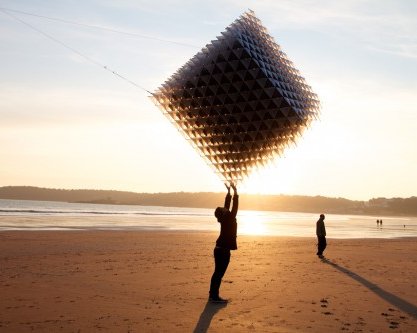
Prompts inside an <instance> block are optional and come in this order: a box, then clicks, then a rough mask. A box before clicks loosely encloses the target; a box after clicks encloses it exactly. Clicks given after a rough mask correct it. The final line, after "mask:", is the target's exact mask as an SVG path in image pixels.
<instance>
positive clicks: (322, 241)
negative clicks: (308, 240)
mask: <svg viewBox="0 0 417 333" xmlns="http://www.w3.org/2000/svg"><path fill="white" fill-rule="evenodd" d="M317 241H318V242H317V255H322V254H323V251H324V249H325V248H326V246H327V242H326V236H317Z"/></svg>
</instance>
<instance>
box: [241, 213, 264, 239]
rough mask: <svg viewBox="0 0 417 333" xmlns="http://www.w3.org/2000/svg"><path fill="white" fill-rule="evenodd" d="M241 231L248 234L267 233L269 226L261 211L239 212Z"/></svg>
mask: <svg viewBox="0 0 417 333" xmlns="http://www.w3.org/2000/svg"><path fill="white" fill-rule="evenodd" d="M239 233H240V234H246V235H266V234H267V228H266V226H265V221H264V219H263V217H262V216H261V215H260V213H259V212H255V211H245V212H241V213H239Z"/></svg>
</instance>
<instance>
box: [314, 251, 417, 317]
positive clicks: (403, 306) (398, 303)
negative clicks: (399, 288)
mask: <svg viewBox="0 0 417 333" xmlns="http://www.w3.org/2000/svg"><path fill="white" fill-rule="evenodd" d="M322 262H324V263H326V264H328V265H330V266H332V267H334V268H336V269H337V270H339V271H340V272H342V273H345V274H346V275H347V276H349V277H350V278H352V279H354V280H356V281H358V282H359V283H361V284H362V285H363V286H365V287H366V288H368V289H369V290H371V291H373V292H374V293H375V294H377V295H378V296H379V297H381V298H382V299H384V300H385V301H387V302H388V303H391V304H392V305H393V306H395V307H397V308H398V309H400V310H401V311H403V312H406V313H408V314H409V315H410V316H412V317H413V318H414V319H417V307H416V306H415V305H413V304H411V303H409V302H407V301H405V300H403V299H402V298H400V297H398V296H395V295H394V294H391V293H389V292H388V291H385V290H384V289H382V288H380V287H378V286H377V285H376V284H374V283H372V282H370V281H368V280H366V279H365V278H363V277H362V276H360V275H358V274H356V273H354V272H352V271H350V270H348V269H347V268H345V267H342V266H340V265H338V264H336V263H334V262H332V261H331V260H329V259H327V258H323V259H322Z"/></svg>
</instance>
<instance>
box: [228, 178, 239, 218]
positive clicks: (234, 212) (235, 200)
mask: <svg viewBox="0 0 417 333" xmlns="http://www.w3.org/2000/svg"><path fill="white" fill-rule="evenodd" d="M230 186H231V187H232V188H233V207H232V211H231V214H232V216H233V217H234V218H235V217H236V215H237V210H238V208H239V195H238V194H237V188H236V185H235V184H233V183H232V184H230ZM229 195H230V194H229Z"/></svg>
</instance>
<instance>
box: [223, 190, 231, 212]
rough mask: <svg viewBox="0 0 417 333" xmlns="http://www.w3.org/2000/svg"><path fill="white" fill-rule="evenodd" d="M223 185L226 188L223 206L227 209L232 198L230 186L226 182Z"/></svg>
mask: <svg viewBox="0 0 417 333" xmlns="http://www.w3.org/2000/svg"><path fill="white" fill-rule="evenodd" d="M224 186H226V188H227V194H226V198H224V208H227V209H229V208H230V201H231V200H232V196H231V195H230V186H227V184H224Z"/></svg>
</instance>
